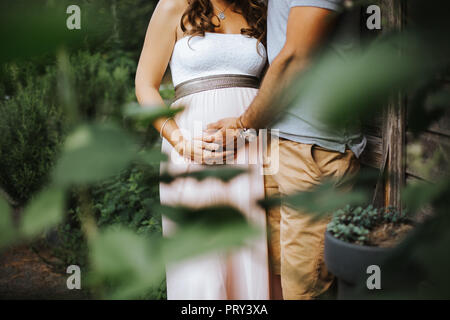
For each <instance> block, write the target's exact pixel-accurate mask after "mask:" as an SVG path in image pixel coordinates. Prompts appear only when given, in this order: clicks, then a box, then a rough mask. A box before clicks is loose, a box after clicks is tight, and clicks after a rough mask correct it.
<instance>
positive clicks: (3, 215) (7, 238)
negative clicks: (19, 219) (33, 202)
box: [0, 197, 15, 248]
mask: <svg viewBox="0 0 450 320" xmlns="http://www.w3.org/2000/svg"><path fill="white" fill-rule="evenodd" d="M14 237H15V231H14V226H13V222H12V219H11V208H10V206H9V205H8V202H7V201H6V200H5V199H3V197H0V248H1V247H4V246H6V245H8V244H9V243H11V241H13V239H14Z"/></svg>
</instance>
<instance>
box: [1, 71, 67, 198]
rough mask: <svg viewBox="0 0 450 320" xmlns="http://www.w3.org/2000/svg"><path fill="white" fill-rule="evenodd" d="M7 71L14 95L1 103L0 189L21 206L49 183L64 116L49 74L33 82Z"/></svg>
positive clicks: (60, 139)
mask: <svg viewBox="0 0 450 320" xmlns="http://www.w3.org/2000/svg"><path fill="white" fill-rule="evenodd" d="M9 70H10V72H12V74H11V78H12V79H13V83H12V84H11V85H10V90H13V91H15V95H14V96H12V97H1V100H0V159H1V166H0V187H1V188H2V189H3V190H4V191H5V192H6V193H7V194H8V195H9V196H10V197H11V198H12V199H13V200H14V201H15V202H17V203H20V204H22V203H25V202H26V201H27V200H28V199H29V198H30V197H31V195H32V194H33V193H35V192H36V191H38V190H39V189H40V188H41V187H42V186H43V185H44V184H45V182H46V181H47V180H48V174H49V171H50V168H51V167H52V166H53V164H54V162H55V160H56V157H57V155H58V153H59V148H60V144H61V141H62V139H63V137H64V129H63V121H64V116H63V114H62V111H61V110H60V108H58V106H57V105H56V103H55V101H54V99H53V93H52V90H53V89H52V84H53V79H52V74H48V75H44V76H42V77H40V78H39V79H33V74H30V75H28V76H24V75H23V73H22V72H20V70H17V68H15V66H14V65H12V66H9ZM25 70H28V69H24V71H25ZM14 72H16V73H14ZM20 77H24V78H23V79H19V78H20ZM22 83H25V85H24V86H22Z"/></svg>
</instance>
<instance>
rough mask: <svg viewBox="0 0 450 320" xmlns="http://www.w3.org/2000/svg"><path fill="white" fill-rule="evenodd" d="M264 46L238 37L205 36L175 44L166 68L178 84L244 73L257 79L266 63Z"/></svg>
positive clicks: (246, 38) (206, 34)
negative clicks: (168, 66)
mask: <svg viewBox="0 0 450 320" xmlns="http://www.w3.org/2000/svg"><path fill="white" fill-rule="evenodd" d="M266 60H267V54H266V50H265V48H264V45H262V44H261V43H259V44H258V47H257V40H256V39H255V38H251V37H248V36H245V35H242V34H223V33H208V32H207V33H205V36H204V37H201V36H195V37H192V38H191V37H190V36H186V37H184V38H182V39H180V40H178V41H177V42H176V43H175V46H174V49H173V53H172V57H171V59H170V69H171V72H172V81H173V84H174V85H175V86H177V85H178V84H180V83H182V82H184V81H187V80H191V79H195V78H199V77H204V76H210V75H219V74H244V75H251V76H256V77H259V76H260V74H261V72H262V70H263V69H264V66H265V64H266Z"/></svg>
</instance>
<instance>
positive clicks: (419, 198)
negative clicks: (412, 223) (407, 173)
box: [402, 179, 449, 213]
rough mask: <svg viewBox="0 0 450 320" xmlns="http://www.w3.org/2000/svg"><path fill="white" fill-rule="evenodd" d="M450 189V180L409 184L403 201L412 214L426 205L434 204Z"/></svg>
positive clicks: (404, 191) (403, 195) (403, 193)
mask: <svg viewBox="0 0 450 320" xmlns="http://www.w3.org/2000/svg"><path fill="white" fill-rule="evenodd" d="M448 188H449V181H448V179H442V180H440V181H436V182H435V183H429V182H426V181H423V182H418V183H415V184H409V185H408V186H406V187H405V189H403V192H402V199H403V201H404V203H405V205H406V207H407V208H408V209H409V210H410V211H411V212H413V213H414V212H416V211H417V210H419V209H420V208H421V207H423V206H424V205H426V204H430V203H432V202H433V201H434V200H435V199H437V198H439V197H440V196H441V195H442V193H443V192H444V191H445V190H447V189H448Z"/></svg>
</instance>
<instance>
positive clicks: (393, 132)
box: [381, 0, 406, 209]
mask: <svg viewBox="0 0 450 320" xmlns="http://www.w3.org/2000/svg"><path fill="white" fill-rule="evenodd" d="M404 9H405V4H404V1H402V0H381V14H382V17H383V15H384V17H383V18H382V21H383V27H382V28H383V32H390V31H400V30H402V27H403V25H404V21H405V19H404V12H405V10H404ZM399 54H401V52H399ZM383 118H384V125H383V154H384V155H385V156H386V158H387V163H386V169H387V170H386V173H387V175H386V180H385V185H384V187H385V188H384V191H385V192H384V195H385V196H384V202H385V206H394V207H397V208H398V209H401V206H402V201H401V190H402V187H403V185H404V183H405V158H406V157H405V145H406V143H405V131H406V103H405V97H404V95H403V94H402V93H401V92H398V93H395V94H393V95H392V97H391V98H390V100H389V102H388V105H387V108H386V110H385V113H384V117H383Z"/></svg>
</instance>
